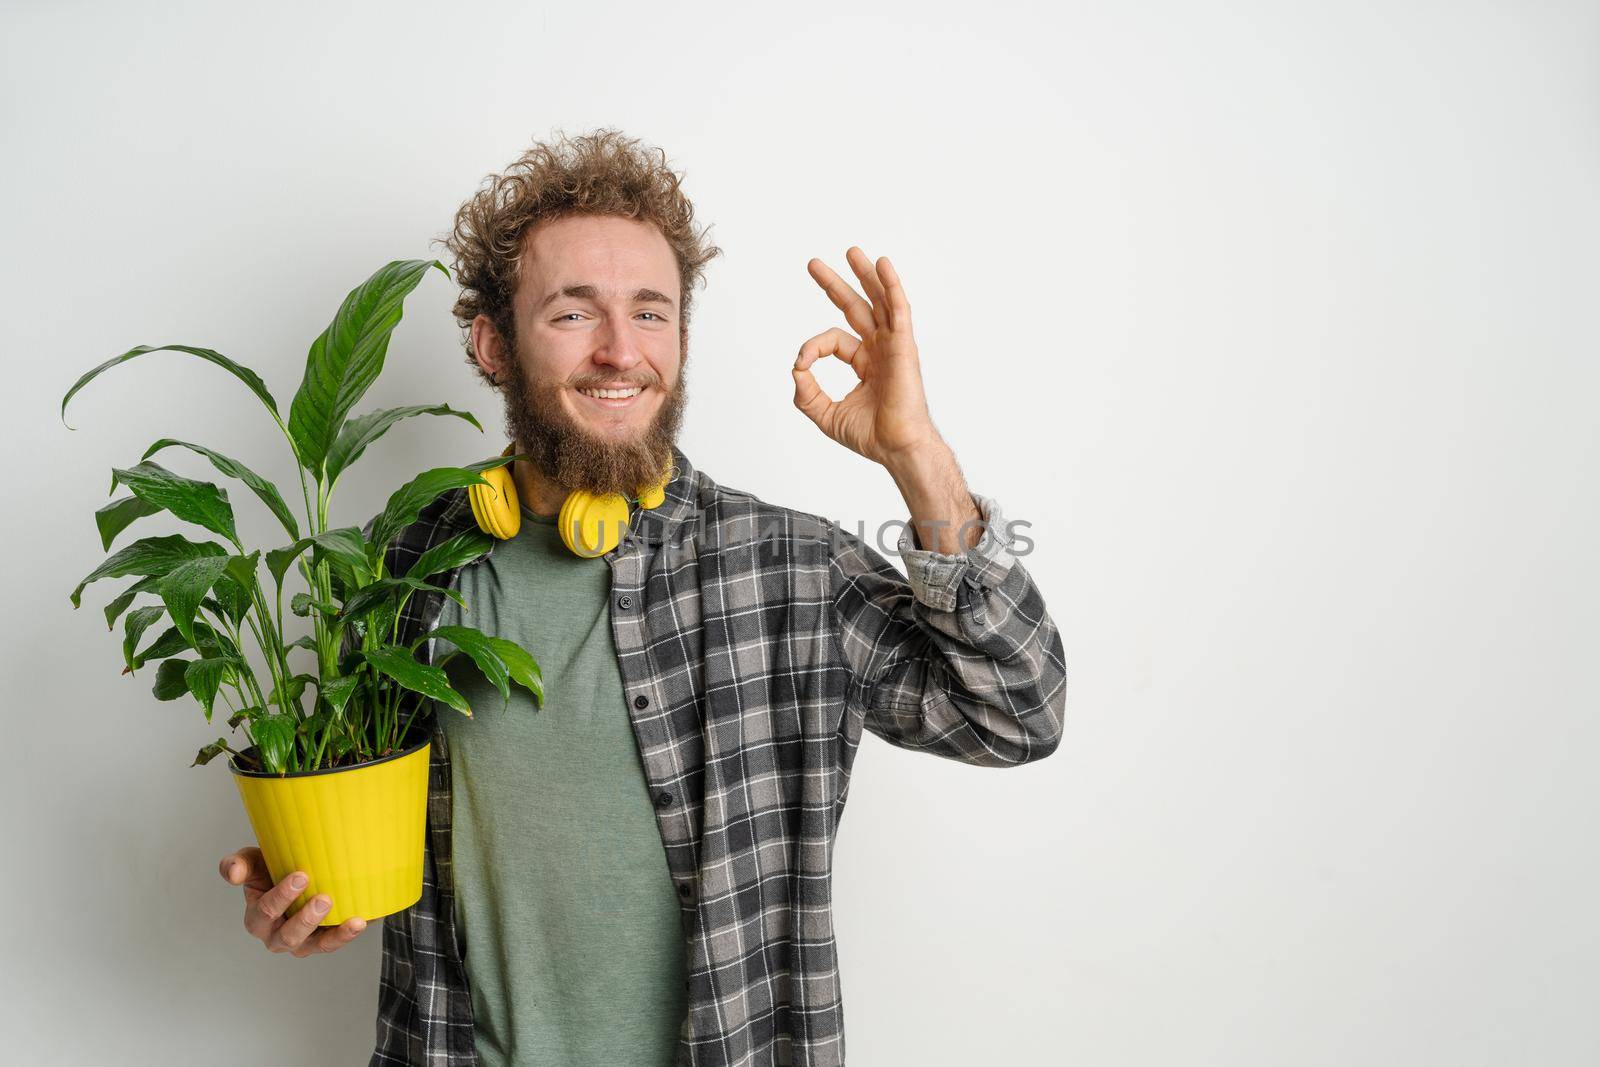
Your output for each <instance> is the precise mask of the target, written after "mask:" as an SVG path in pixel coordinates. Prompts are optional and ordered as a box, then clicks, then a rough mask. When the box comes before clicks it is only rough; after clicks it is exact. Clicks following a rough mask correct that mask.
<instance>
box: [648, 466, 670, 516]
mask: <svg viewBox="0 0 1600 1067" xmlns="http://www.w3.org/2000/svg"><path fill="white" fill-rule="evenodd" d="M677 473H678V470H677V468H676V467H668V468H667V472H666V473H665V474H663V475H662V476H661V480H660V481H659V482H657V483H656V484H655V485H652V486H650V487H649V488H648V489H646V490H645V491H644V492H642V493H640V494H639V506H640V507H641V508H644V509H645V510H646V511H649V510H650V509H651V508H659V507H660V506H661V505H662V503H663V502H664V501H665V500H666V499H667V483H668V482H670V481H672V478H673V476H674V475H676V474H677Z"/></svg>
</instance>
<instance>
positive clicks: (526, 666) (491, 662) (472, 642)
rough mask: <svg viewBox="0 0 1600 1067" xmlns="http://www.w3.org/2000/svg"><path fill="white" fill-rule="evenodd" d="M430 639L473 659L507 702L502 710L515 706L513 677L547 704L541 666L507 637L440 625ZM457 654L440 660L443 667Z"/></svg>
mask: <svg viewBox="0 0 1600 1067" xmlns="http://www.w3.org/2000/svg"><path fill="white" fill-rule="evenodd" d="M427 636H428V637H432V638H436V639H438V640H440V641H446V642H448V643H450V644H452V645H454V646H455V647H456V648H457V649H459V650H460V651H462V652H465V653H466V654H467V655H468V656H470V657H472V661H473V662H474V663H476V664H477V665H478V670H480V671H482V672H483V676H484V677H485V678H486V679H488V680H489V682H490V683H491V684H492V685H493V686H494V687H495V688H496V689H498V690H500V699H501V700H503V701H504V702H505V703H504V704H503V705H502V709H501V710H504V708H505V707H507V706H509V705H510V703H511V687H510V686H509V685H507V684H506V683H507V680H508V679H512V678H514V679H515V680H516V681H517V682H518V683H519V684H520V685H522V686H523V688H525V689H527V690H529V691H530V692H532V693H533V695H534V696H535V697H537V698H538V700H539V703H540V704H541V705H543V703H544V684H543V677H542V675H541V674H540V671H539V665H538V664H537V663H535V662H534V661H533V657H532V656H530V655H528V653H527V652H525V651H523V650H522V648H520V647H519V646H518V645H516V644H515V643H514V642H511V641H507V640H506V639H505V638H503V637H492V636H490V635H488V634H486V633H484V632H483V631H481V630H474V629H472V628H471V627H469V626H440V627H437V628H436V629H434V630H433V631H431V632H430V633H429V634H428V635H427ZM454 655H455V653H454V652H452V653H450V654H448V655H446V656H445V657H444V658H443V659H441V660H439V666H440V667H441V668H443V667H444V665H445V664H446V663H448V662H449V661H450V659H451V658H452V657H453V656H454Z"/></svg>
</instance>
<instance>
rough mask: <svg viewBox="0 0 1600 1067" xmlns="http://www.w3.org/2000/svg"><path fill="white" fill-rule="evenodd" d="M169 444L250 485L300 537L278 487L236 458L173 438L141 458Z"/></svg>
mask: <svg viewBox="0 0 1600 1067" xmlns="http://www.w3.org/2000/svg"><path fill="white" fill-rule="evenodd" d="M168 445H179V446H181V447H183V448H187V449H189V450H190V451H192V452H198V453H200V455H202V456H204V457H206V458H207V459H209V460H210V461H211V465H212V466H213V467H215V468H217V470H219V471H221V472H222V473H223V474H226V475H227V476H228V477H230V478H237V479H239V480H240V481H241V482H243V483H244V484H245V485H248V486H249V487H250V489H251V490H252V491H253V492H254V493H255V494H256V496H258V497H260V498H261V502H262V503H263V504H265V505H266V506H267V509H268V510H269V511H271V512H272V513H273V514H274V515H276V516H277V517H278V521H279V522H281V523H283V528H284V529H285V530H288V531H289V536H290V537H299V536H300V524H299V523H297V522H295V518H294V512H292V511H290V510H289V505H288V504H286V503H284V500H283V494H282V493H280V492H278V487H277V486H275V485H273V484H272V483H271V482H269V481H267V480H266V479H265V478H263V477H261V475H259V474H257V473H256V472H255V471H253V470H251V469H250V468H249V467H246V466H245V465H244V464H243V463H240V462H239V461H238V460H236V459H230V458H229V457H227V456H224V455H223V454H222V453H220V452H213V451H212V450H211V449H209V448H207V447H206V446H205V445H197V444H193V443H191V442H189V441H178V440H175V439H173V438H171V437H163V438H162V439H161V440H159V441H157V442H156V443H155V444H153V445H151V446H150V447H149V448H147V449H145V452H144V455H142V456H140V457H139V458H140V459H149V458H150V457H151V456H153V455H155V454H156V453H157V452H159V451H161V450H162V449H163V448H166V447H167V446H168ZM106 547H107V548H110V547H111V546H110V545H109V544H107V545H106Z"/></svg>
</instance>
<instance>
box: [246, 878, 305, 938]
mask: <svg viewBox="0 0 1600 1067" xmlns="http://www.w3.org/2000/svg"><path fill="white" fill-rule="evenodd" d="M305 887H306V873H305V872H304V871H295V872H294V873H293V874H291V875H289V877H287V878H285V879H284V880H283V881H281V882H279V883H278V884H277V885H275V886H273V887H272V888H271V889H269V890H267V891H266V892H265V893H262V894H261V896H259V897H257V898H256V899H255V901H253V902H251V903H248V904H247V905H246V906H245V909H244V928H245V929H246V930H249V931H250V933H251V936H253V937H258V938H260V939H261V940H262V942H263V943H268V947H269V948H270V947H271V945H270V941H271V940H272V935H273V931H275V930H276V929H277V928H278V925H279V924H280V923H281V922H282V921H283V916H284V913H285V912H287V911H288V910H289V905H290V904H293V903H294V898H295V897H298V896H299V895H300V891H301V890H303V889H305Z"/></svg>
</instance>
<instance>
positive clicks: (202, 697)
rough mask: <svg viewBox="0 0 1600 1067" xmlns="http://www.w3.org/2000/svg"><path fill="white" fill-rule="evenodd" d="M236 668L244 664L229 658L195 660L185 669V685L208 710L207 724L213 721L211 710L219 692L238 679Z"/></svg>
mask: <svg viewBox="0 0 1600 1067" xmlns="http://www.w3.org/2000/svg"><path fill="white" fill-rule="evenodd" d="M168 662H171V661H170V660H169V661H168ZM236 666H243V664H242V663H239V662H238V661H236V660H233V659H232V658H229V657H219V658H217V659H198V660H195V661H193V662H191V663H190V664H189V666H188V667H187V668H185V669H184V672H183V684H184V685H185V686H187V687H188V689H189V692H190V693H192V694H194V696H195V699H197V700H199V701H200V705H201V707H203V708H205V709H206V722H210V721H211V708H212V705H213V704H215V703H216V700H217V690H218V689H220V688H222V686H223V685H224V684H227V683H231V682H233V681H234V679H235V678H236V677H237V675H236V674H235V673H234V668H235V667H236Z"/></svg>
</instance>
